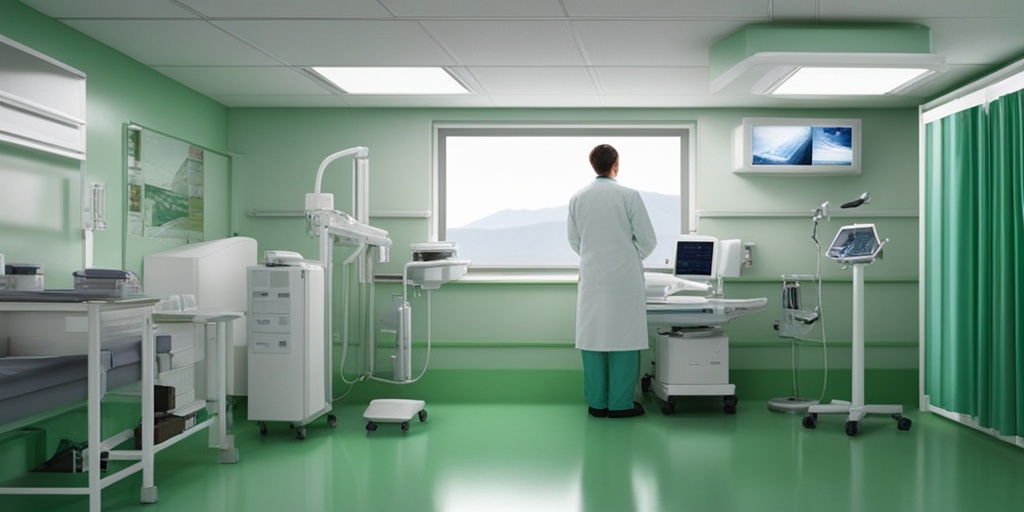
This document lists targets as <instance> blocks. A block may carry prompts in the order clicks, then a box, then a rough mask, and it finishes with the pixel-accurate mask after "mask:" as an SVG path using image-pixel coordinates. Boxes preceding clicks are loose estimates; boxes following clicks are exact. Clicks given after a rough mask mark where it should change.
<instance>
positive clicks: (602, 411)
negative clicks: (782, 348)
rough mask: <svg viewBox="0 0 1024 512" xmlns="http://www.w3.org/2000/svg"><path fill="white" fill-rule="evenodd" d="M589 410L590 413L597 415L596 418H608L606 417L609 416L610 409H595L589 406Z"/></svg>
mask: <svg viewBox="0 0 1024 512" xmlns="http://www.w3.org/2000/svg"><path fill="white" fill-rule="evenodd" d="M587 412H589V413H590V415H591V416H593V417H595V418H606V417H608V409H594V408H593V407H588V408H587Z"/></svg>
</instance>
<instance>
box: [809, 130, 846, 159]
mask: <svg viewBox="0 0 1024 512" xmlns="http://www.w3.org/2000/svg"><path fill="white" fill-rule="evenodd" d="M812 138H813V140H814V149H813V150H812V151H811V155H812V156H811V164H812V165H853V128H850V127H849V126H815V127H814V129H813V136H812Z"/></svg>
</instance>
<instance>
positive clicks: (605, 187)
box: [568, 177, 658, 352]
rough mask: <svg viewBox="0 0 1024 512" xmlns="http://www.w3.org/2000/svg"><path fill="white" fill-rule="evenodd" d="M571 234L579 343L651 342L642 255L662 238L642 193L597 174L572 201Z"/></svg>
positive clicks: (624, 345) (619, 345)
mask: <svg viewBox="0 0 1024 512" xmlns="http://www.w3.org/2000/svg"><path fill="white" fill-rule="evenodd" d="M568 236H569V245H571V246H572V249H573V250H574V251H576V254H579V255H580V281H579V288H578V291H577V296H576V348H578V349H582V350H592V351H599V352H616V351H626V350H644V349H646V348H648V340H647V306H646V300H647V298H646V293H645V290H644V267H643V260H644V258H646V257H647V256H649V255H650V254H651V252H653V251H654V248H655V246H656V245H657V243H658V241H657V238H656V236H655V233H654V226H653V225H652V224H651V219H650V217H649V216H648V214H647V208H646V207H645V206H644V202H643V200H642V199H641V198H640V193H639V192H637V191H635V190H633V189H630V188H626V187H623V186H622V185H619V184H618V183H617V182H616V181H615V180H614V179H611V178H601V177H599V178H597V179H595V180H594V182H593V183H591V184H590V185H588V186H586V187H584V188H583V189H581V190H580V191H579V192H577V193H576V195H574V196H573V197H572V200H570V202H569V218H568Z"/></svg>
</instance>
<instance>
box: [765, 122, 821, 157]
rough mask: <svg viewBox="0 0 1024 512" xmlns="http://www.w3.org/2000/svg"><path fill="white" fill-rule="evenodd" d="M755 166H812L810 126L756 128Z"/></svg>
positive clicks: (812, 146) (812, 147)
mask: <svg viewBox="0 0 1024 512" xmlns="http://www.w3.org/2000/svg"><path fill="white" fill-rule="evenodd" d="M750 143H751V163H752V164H753V165H811V163H812V162H813V159H812V153H813V149H814V145H813V139H812V138H811V127H810V126H754V127H753V128H752V129H751V141H750Z"/></svg>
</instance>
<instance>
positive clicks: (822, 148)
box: [734, 118, 861, 175]
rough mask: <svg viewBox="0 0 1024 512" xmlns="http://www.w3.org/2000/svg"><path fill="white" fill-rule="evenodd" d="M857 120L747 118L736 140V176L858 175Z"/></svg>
mask: <svg viewBox="0 0 1024 512" xmlns="http://www.w3.org/2000/svg"><path fill="white" fill-rule="evenodd" d="M860 136H861V134H860V120H859V119H790V118H747V119H744V120H743V125H742V126H740V127H739V128H738V129H737V133H736V137H735V141H734V144H735V152H736V158H735V159H736V162H735V165H734V170H735V172H741V173H742V172H746V173H760V174H818V175H833V174H859V173H860Z"/></svg>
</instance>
